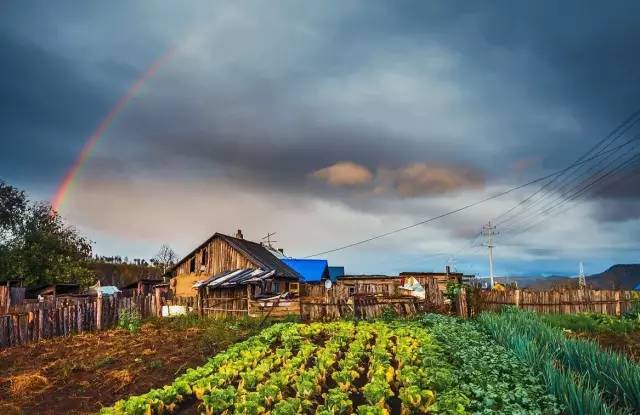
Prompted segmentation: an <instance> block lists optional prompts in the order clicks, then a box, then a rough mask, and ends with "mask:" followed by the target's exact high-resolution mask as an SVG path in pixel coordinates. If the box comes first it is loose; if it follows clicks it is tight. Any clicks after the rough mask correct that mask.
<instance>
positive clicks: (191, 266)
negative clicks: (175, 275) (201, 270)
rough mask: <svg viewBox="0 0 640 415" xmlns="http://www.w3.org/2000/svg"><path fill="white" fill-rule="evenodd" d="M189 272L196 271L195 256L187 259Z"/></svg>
mask: <svg viewBox="0 0 640 415" xmlns="http://www.w3.org/2000/svg"><path fill="white" fill-rule="evenodd" d="M189 272H191V273H194V272H196V258H195V257H193V258H191V260H190V261H189Z"/></svg>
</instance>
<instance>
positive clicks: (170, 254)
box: [153, 244, 178, 275]
mask: <svg viewBox="0 0 640 415" xmlns="http://www.w3.org/2000/svg"><path fill="white" fill-rule="evenodd" d="M153 259H154V260H155V263H156V266H157V267H158V268H160V269H161V270H162V274H163V275H164V273H165V272H167V269H169V268H170V267H171V266H172V265H173V264H175V263H176V261H177V260H178V254H176V251H174V250H173V249H171V247H170V246H169V245H167V244H162V246H161V247H160V250H159V251H158V253H157V254H156V256H155V257H153Z"/></svg>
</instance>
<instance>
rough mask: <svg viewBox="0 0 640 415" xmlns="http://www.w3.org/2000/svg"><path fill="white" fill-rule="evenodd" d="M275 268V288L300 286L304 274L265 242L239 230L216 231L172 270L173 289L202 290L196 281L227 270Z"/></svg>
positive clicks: (186, 293) (179, 292)
mask: <svg viewBox="0 0 640 415" xmlns="http://www.w3.org/2000/svg"><path fill="white" fill-rule="evenodd" d="M247 269H252V270H257V269H260V270H263V271H274V274H273V276H272V278H271V280H272V283H273V288H272V289H271V290H272V291H274V292H281V293H284V292H286V291H291V288H292V286H291V285H290V284H295V285H294V287H297V284H298V281H299V278H300V276H299V275H298V273H297V272H295V271H294V270H293V269H291V268H290V267H289V266H287V265H286V264H285V263H283V262H282V261H281V260H280V259H278V258H277V257H276V256H275V255H274V254H273V253H272V252H271V251H270V250H269V249H267V247H265V246H263V245H262V244H259V243H256V242H252V241H248V240H246V239H244V238H243V236H242V232H241V231H238V233H237V234H236V237H232V236H229V235H224V234H221V233H215V234H213V235H212V236H211V237H210V238H209V239H207V240H206V241H204V242H203V243H202V244H200V245H199V246H198V247H197V248H196V249H194V250H193V251H191V252H190V253H189V254H188V255H187V256H185V257H184V258H183V259H181V260H180V261H179V262H178V263H177V264H176V265H175V266H174V267H173V268H171V269H170V270H169V271H168V273H167V274H168V276H170V277H171V281H170V284H169V286H170V289H171V291H172V293H173V294H174V295H175V296H176V297H193V296H196V295H197V294H198V290H197V288H196V287H194V285H195V284H196V283H198V282H202V281H205V280H208V279H211V278H212V277H214V278H215V277H217V276H220V275H223V274H224V273H226V272H231V271H237V270H247Z"/></svg>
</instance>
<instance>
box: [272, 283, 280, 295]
mask: <svg viewBox="0 0 640 415" xmlns="http://www.w3.org/2000/svg"><path fill="white" fill-rule="evenodd" d="M271 290H272V291H273V292H274V293H279V292H280V283H279V282H278V281H274V282H273V283H272V284H271Z"/></svg>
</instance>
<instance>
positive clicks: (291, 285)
mask: <svg viewBox="0 0 640 415" xmlns="http://www.w3.org/2000/svg"><path fill="white" fill-rule="evenodd" d="M299 290H300V285H299V284H298V283H297V282H292V283H289V291H291V292H292V293H297V292H298V291H299Z"/></svg>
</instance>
